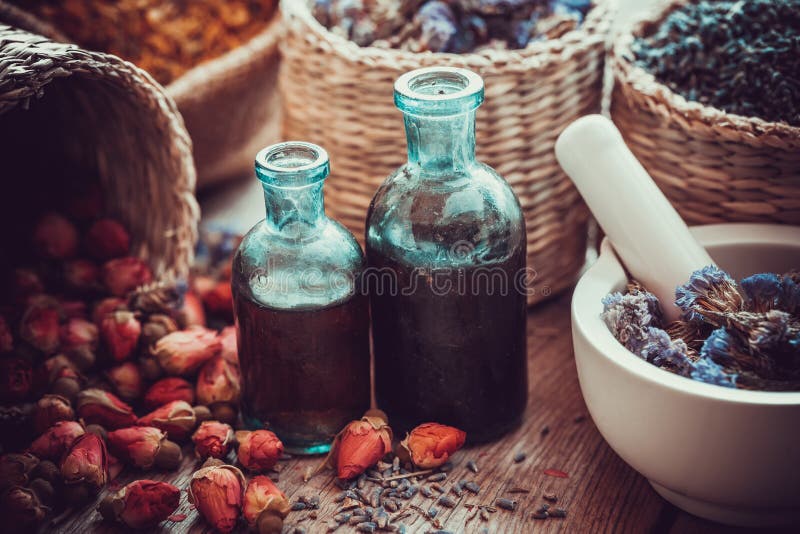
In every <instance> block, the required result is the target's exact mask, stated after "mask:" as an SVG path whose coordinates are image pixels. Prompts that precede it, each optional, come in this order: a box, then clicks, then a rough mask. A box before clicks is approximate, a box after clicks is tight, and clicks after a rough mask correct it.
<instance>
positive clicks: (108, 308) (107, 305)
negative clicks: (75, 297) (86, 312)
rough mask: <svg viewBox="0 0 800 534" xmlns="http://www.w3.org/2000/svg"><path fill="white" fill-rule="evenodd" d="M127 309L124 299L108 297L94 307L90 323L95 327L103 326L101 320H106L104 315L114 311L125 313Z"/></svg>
mask: <svg viewBox="0 0 800 534" xmlns="http://www.w3.org/2000/svg"><path fill="white" fill-rule="evenodd" d="M127 309H128V307H127V304H126V302H125V299H121V298H118V297H108V298H105V299H103V300H101V301H100V302H98V303H97V305H96V306H95V307H94V310H93V311H92V321H93V322H94V324H96V325H97V326H100V325H101V324H103V319H105V318H106V315H108V314H110V313H112V312H115V311H126V310H127Z"/></svg>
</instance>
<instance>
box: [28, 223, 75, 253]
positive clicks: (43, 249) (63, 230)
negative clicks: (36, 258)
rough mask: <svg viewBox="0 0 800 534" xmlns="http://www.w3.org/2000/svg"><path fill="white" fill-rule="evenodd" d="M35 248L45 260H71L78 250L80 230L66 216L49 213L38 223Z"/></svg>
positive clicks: (35, 231)
mask: <svg viewBox="0 0 800 534" xmlns="http://www.w3.org/2000/svg"><path fill="white" fill-rule="evenodd" d="M33 246H34V248H35V249H36V252H37V253H38V254H39V255H41V256H42V257H44V258H47V259H64V258H69V257H70V256H74V255H75V251H77V250H78V230H77V229H76V228H75V225H73V224H72V223H71V222H69V221H68V220H67V219H66V218H65V217H64V216H62V215H59V214H57V213H48V214H47V215H45V216H44V217H42V218H41V219H39V222H38V223H36V227H35V228H34V230H33Z"/></svg>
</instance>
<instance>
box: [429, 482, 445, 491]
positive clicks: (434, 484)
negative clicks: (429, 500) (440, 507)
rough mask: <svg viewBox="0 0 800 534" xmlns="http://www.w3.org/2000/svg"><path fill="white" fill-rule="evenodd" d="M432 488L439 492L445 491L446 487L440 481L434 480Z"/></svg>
mask: <svg viewBox="0 0 800 534" xmlns="http://www.w3.org/2000/svg"><path fill="white" fill-rule="evenodd" d="M431 489H432V490H435V491H438V492H439V493H444V488H443V487H442V485H441V484H439V483H438V482H434V483H433V484H431Z"/></svg>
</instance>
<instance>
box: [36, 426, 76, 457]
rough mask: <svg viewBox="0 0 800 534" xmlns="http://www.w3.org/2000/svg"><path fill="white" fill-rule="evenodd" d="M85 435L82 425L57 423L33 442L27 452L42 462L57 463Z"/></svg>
mask: <svg viewBox="0 0 800 534" xmlns="http://www.w3.org/2000/svg"><path fill="white" fill-rule="evenodd" d="M85 433H86V431H85V430H84V429H83V425H81V424H80V423H78V422H77V421H59V422H58V423H56V424H54V425H53V426H51V427H50V428H48V429H47V430H46V431H45V432H44V434H42V435H41V436H39V437H38V438H36V439H35V440H33V443H31V446H30V448H29V449H28V450H29V451H30V452H31V453H32V454H34V455H36V456H37V457H38V458H41V459H42V460H54V461H58V460H60V459H61V457H62V456H64V453H65V452H66V451H67V450H69V448H70V447H71V446H72V444H73V443H74V442H75V440H76V439H78V438H79V437H81V436H82V435H84V434H85Z"/></svg>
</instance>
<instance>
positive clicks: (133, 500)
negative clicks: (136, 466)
mask: <svg viewBox="0 0 800 534" xmlns="http://www.w3.org/2000/svg"><path fill="white" fill-rule="evenodd" d="M180 501H181V490H179V489H178V488H176V487H175V486H173V485H172V484H167V483H166V482H156V481H155V480H137V481H135V482H131V483H130V484H128V485H127V486H125V487H124V488H122V489H121V490H119V491H118V492H116V493H114V494H112V495H108V496H107V497H106V498H105V499H103V500H102V501H101V502H100V506H99V507H98V509H97V510H98V511H99V512H100V515H102V516H103V518H104V519H106V520H108V521H118V522H121V523H124V524H125V525H127V526H128V527H130V528H152V527H155V526H157V525H158V524H159V523H161V522H162V521H164V520H165V519H167V518H168V517H169V516H170V514H172V512H174V511H175V509H177V508H178V505H179V504H180Z"/></svg>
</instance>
